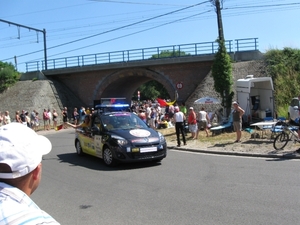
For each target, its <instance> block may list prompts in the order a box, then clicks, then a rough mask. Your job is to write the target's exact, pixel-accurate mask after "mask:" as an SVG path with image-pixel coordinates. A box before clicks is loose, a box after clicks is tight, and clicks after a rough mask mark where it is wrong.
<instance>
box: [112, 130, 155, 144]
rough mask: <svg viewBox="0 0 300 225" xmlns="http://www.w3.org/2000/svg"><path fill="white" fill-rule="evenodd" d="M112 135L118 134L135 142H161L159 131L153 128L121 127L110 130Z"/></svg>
mask: <svg viewBox="0 0 300 225" xmlns="http://www.w3.org/2000/svg"><path fill="white" fill-rule="evenodd" d="M109 133H110V134H111V135H117V136H120V137H122V138H125V139H126V140H128V141H130V142H133V143H149V142H151V143H153V142H159V141H160V138H159V135H158V132H157V131H155V130H152V129H124V130H122V129H120V130H113V131H110V132H109Z"/></svg>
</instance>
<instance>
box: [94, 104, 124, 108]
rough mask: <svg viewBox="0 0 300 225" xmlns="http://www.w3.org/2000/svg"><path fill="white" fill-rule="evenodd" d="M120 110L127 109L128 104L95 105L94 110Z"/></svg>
mask: <svg viewBox="0 0 300 225" xmlns="http://www.w3.org/2000/svg"><path fill="white" fill-rule="evenodd" d="M109 107H111V108H122V107H129V104H111V105H96V106H95V108H109Z"/></svg>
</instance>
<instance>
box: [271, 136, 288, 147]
mask: <svg viewBox="0 0 300 225" xmlns="http://www.w3.org/2000/svg"><path fill="white" fill-rule="evenodd" d="M288 141H289V135H288V134H287V133H285V132H282V133H280V134H278V135H277V136H276V137H275V139H274V142H273V146H274V148H275V149H276V150H282V149H283V148H284V147H285V146H286V144H287V143H288Z"/></svg>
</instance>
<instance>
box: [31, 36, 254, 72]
mask: <svg viewBox="0 0 300 225" xmlns="http://www.w3.org/2000/svg"><path fill="white" fill-rule="evenodd" d="M225 46H226V49H227V52H228V53H233V52H238V51H254V50H258V38H245V39H236V40H235V42H233V41H232V40H229V41H225ZM218 48H219V44H218V43H217V42H216V41H213V42H202V43H193V44H182V45H170V46H161V47H152V48H143V49H132V50H123V51H115V52H104V53H97V54H89V55H81V56H71V57H65V58H57V59H48V60H47V69H48V70H49V69H61V68H70V67H82V66H88V65H97V64H109V63H121V62H129V61H140V60H155V59H161V58H177V57H186V56H198V55H209V54H215V53H216V52H217V51H218ZM39 70H45V61H33V62H27V63H26V72H31V71H39Z"/></svg>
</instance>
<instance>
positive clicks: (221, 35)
mask: <svg viewBox="0 0 300 225" xmlns="http://www.w3.org/2000/svg"><path fill="white" fill-rule="evenodd" d="M221 2H222V5H223V0H221ZM211 3H212V4H213V5H214V6H215V7H216V13H217V20H218V33H219V40H220V41H225V39H224V31H223V23H222V14H221V4H220V0H211Z"/></svg>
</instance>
